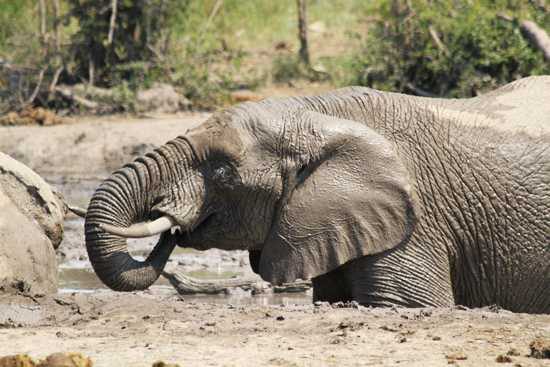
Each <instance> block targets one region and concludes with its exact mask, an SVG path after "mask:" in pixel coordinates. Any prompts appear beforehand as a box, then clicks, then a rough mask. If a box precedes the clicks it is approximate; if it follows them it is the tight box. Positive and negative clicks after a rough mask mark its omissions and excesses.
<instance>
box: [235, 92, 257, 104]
mask: <svg viewBox="0 0 550 367" xmlns="http://www.w3.org/2000/svg"><path fill="white" fill-rule="evenodd" d="M263 98H264V97H263V96H262V95H260V94H258V93H254V92H252V91H251V90H248V89H241V90H236V91H234V92H231V99H232V100H233V101H234V102H235V103H240V102H249V101H251V102H257V101H261V100H262V99H263Z"/></svg>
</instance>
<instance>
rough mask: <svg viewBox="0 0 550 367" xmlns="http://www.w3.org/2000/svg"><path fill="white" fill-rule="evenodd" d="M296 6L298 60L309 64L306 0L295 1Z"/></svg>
mask: <svg viewBox="0 0 550 367" xmlns="http://www.w3.org/2000/svg"><path fill="white" fill-rule="evenodd" d="M296 1H297V5H298V38H299V39H300V60H301V61H302V62H303V63H304V64H305V65H308V66H309V64H310V62H309V50H308V42H307V6H306V0H296Z"/></svg>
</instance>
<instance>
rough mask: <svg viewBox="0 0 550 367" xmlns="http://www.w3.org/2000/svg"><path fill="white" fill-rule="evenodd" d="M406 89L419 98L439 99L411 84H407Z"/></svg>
mask: <svg viewBox="0 0 550 367" xmlns="http://www.w3.org/2000/svg"><path fill="white" fill-rule="evenodd" d="M406 87H407V88H408V89H409V90H410V91H411V92H413V93H414V94H415V95H417V96H421V97H437V95H435V94H433V93H430V92H428V91H426V90H424V89H421V88H418V87H417V86H416V85H414V84H413V83H410V82H409V83H407V84H406Z"/></svg>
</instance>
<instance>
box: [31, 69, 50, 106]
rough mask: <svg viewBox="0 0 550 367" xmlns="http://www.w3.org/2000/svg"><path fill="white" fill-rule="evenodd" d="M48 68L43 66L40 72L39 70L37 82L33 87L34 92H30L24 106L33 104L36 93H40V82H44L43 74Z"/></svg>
mask: <svg viewBox="0 0 550 367" xmlns="http://www.w3.org/2000/svg"><path fill="white" fill-rule="evenodd" d="M47 68H48V67H47V66H44V67H43V68H42V70H40V73H39V74H38V81H37V82H36V86H35V87H34V91H33V92H32V94H31V96H30V97H29V99H28V100H27V102H26V104H27V105H30V104H32V103H33V102H34V100H35V98H36V96H37V95H38V92H40V87H41V86H42V80H44V73H45V72H46V69H47Z"/></svg>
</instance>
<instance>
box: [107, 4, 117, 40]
mask: <svg viewBox="0 0 550 367" xmlns="http://www.w3.org/2000/svg"><path fill="white" fill-rule="evenodd" d="M116 12H117V0H112V3H111V21H110V24H109V35H108V37H107V44H108V45H110V44H111V43H113V34H114V33H115V25H116Z"/></svg>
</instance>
